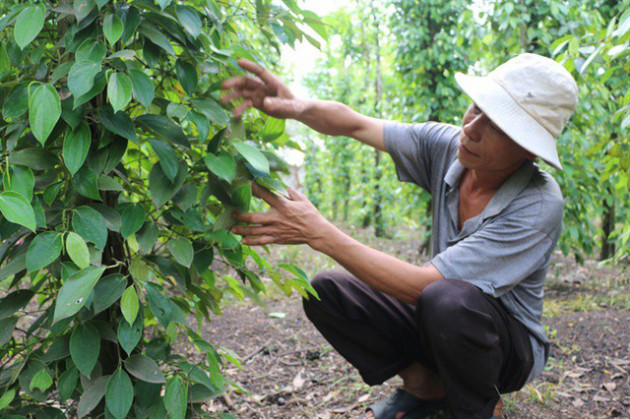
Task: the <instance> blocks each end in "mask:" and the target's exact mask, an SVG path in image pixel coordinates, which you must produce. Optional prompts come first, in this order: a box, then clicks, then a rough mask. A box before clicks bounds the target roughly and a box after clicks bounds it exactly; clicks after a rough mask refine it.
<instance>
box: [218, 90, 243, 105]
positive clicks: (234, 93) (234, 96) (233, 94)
mask: <svg viewBox="0 0 630 419" xmlns="http://www.w3.org/2000/svg"><path fill="white" fill-rule="evenodd" d="M243 93H244V92H243V91H242V90H240V89H239V90H234V91H232V92H230V93H228V94H225V95H223V96H221V102H222V103H229V102H232V101H233V100H236V99H238V98H240V97H242V96H243Z"/></svg>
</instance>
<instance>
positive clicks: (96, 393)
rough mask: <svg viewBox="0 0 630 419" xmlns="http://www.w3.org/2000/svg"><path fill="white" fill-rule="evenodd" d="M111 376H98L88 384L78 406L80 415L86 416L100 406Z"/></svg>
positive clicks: (78, 414)
mask: <svg viewBox="0 0 630 419" xmlns="http://www.w3.org/2000/svg"><path fill="white" fill-rule="evenodd" d="M109 377H110V376H109V375H105V376H102V377H98V378H96V379H94V380H92V381H90V382H89V383H88V384H87V386H86V387H85V390H84V391H83V394H82V395H81V398H80V399H79V405H78V406H77V416H78V417H80V418H82V417H84V416H86V415H87V414H88V413H90V412H91V411H92V410H94V408H95V407H96V406H98V404H99V403H100V402H101V400H102V399H103V396H104V395H105V389H106V388H107V382H108V380H109Z"/></svg>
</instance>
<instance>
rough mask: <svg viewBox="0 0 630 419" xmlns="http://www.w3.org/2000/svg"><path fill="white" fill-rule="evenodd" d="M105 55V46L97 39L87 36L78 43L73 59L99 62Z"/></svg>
mask: <svg viewBox="0 0 630 419" xmlns="http://www.w3.org/2000/svg"><path fill="white" fill-rule="evenodd" d="M105 55H107V46H105V44H104V43H102V42H101V41H99V40H98V39H93V38H88V39H86V40H85V41H83V42H82V43H81V45H79V48H77V51H76V52H75V53H74V60H75V61H77V62H78V61H84V60H88V61H93V62H95V63H99V64H100V62H101V61H103V58H105Z"/></svg>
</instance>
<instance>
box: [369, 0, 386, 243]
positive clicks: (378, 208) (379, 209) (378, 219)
mask: <svg viewBox="0 0 630 419" xmlns="http://www.w3.org/2000/svg"><path fill="white" fill-rule="evenodd" d="M370 5H371V8H372V19H373V20H374V28H375V31H374V50H375V53H376V63H375V66H374V67H375V70H376V76H375V78H374V91H375V93H376V97H375V98H374V114H375V116H376V117H377V118H381V117H382V112H381V102H382V100H383V74H382V72H381V45H380V40H379V30H380V28H379V18H378V16H376V9H375V7H374V0H372V2H371V4H370ZM380 162H381V150H378V149H374V169H375V171H374V204H373V213H374V235H375V236H376V237H383V236H385V222H384V220H383V206H382V205H383V202H382V201H383V193H382V191H381V178H382V175H383V170H382V168H381V165H380Z"/></svg>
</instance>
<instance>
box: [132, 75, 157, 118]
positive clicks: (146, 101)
mask: <svg viewBox="0 0 630 419" xmlns="http://www.w3.org/2000/svg"><path fill="white" fill-rule="evenodd" d="M129 78H131V84H133V95H134V96H135V98H136V99H137V100H138V102H140V103H142V105H143V106H144V107H145V108H149V105H151V102H152V101H153V98H154V97H155V87H154V86H153V81H152V80H151V79H150V78H149V76H147V75H146V74H144V73H143V72H142V71H140V70H135V69H133V70H130V71H129Z"/></svg>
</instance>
